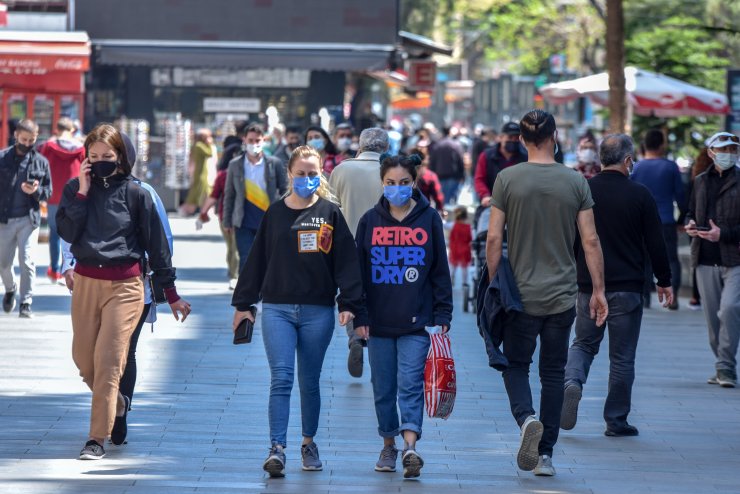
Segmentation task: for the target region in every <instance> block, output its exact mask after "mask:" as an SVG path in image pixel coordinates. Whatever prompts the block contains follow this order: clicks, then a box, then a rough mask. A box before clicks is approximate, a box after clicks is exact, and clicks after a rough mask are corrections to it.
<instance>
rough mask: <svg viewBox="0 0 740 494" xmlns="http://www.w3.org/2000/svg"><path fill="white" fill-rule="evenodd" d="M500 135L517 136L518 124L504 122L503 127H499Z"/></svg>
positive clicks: (518, 132) (518, 131)
mask: <svg viewBox="0 0 740 494" xmlns="http://www.w3.org/2000/svg"><path fill="white" fill-rule="evenodd" d="M501 133H502V134H507V135H519V134H520V133H521V131H520V130H519V124H518V123H516V122H506V123H505V124H504V126H503V127H501Z"/></svg>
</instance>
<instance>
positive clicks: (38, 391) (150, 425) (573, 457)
mask: <svg viewBox="0 0 740 494" xmlns="http://www.w3.org/2000/svg"><path fill="white" fill-rule="evenodd" d="M173 228H174V231H175V234H176V244H175V264H176V265H177V266H178V276H179V281H178V289H179V292H180V293H181V294H182V295H184V296H185V297H186V298H187V299H188V300H189V301H190V302H192V304H193V309H194V312H193V314H192V315H191V317H190V319H188V321H187V322H186V323H185V324H179V323H176V322H175V321H174V319H173V318H172V316H171V315H170V314H169V313H167V311H168V308H167V307H166V306H165V307H160V322H159V323H157V324H156V325H155V328H154V332H153V333H152V332H151V331H150V329H149V327H148V326H147V327H145V328H144V331H143V333H142V336H141V339H140V342H139V351H138V358H137V361H138V363H139V380H138V385H137V388H136V395H135V396H134V402H133V409H132V411H131V413H130V415H129V442H128V444H126V445H124V446H121V447H116V446H113V445H106V448H107V449H106V451H107V453H108V455H107V457H106V458H105V459H104V460H101V461H96V462H89V461H88V462H85V461H79V460H77V459H76V456H77V454H78V452H79V450H80V449H81V447H82V446H83V444H84V442H85V440H86V432H87V429H88V419H89V407H90V393H89V392H88V390H87V388H86V387H85V385H84V384H83V383H82V381H81V379H80V378H79V377H78V375H77V371H76V368H75V366H74V364H73V362H72V358H71V325H70V321H69V316H68V310H69V296H68V292H67V290H66V289H65V288H64V287H60V286H53V285H51V284H50V283H49V282H48V281H47V280H46V279H45V278H44V277H39V279H38V282H37V290H36V294H37V295H36V299H35V301H34V304H33V308H34V311H35V312H36V317H35V318H34V319H33V320H21V319H19V318H18V317H17V314H12V315H5V314H0V335H1V336H0V337H1V338H2V340H3V341H4V343H3V344H2V345H0V492H8V493H11V492H12V493H42V492H43V493H46V492H54V493H87V492H97V491H101V490H104V492H106V493H107V494H114V493H115V494H117V493H136V494H142V493H149V492H155V493H157V494H164V493H170V492H172V493H184V492H212V493H232V492H234V493H235V492H265V493H294V492H296V493H297V492H301V493H329V492H331V493H339V492H362V493H371V492H378V493H381V492H382V493H386V492H388V493H390V492H423V493H427V492H458V491H459V492H462V491H465V492H474V493H477V492H487V493H488V492H506V493H543V494H544V493H547V494H556V493H577V494H581V493H599V494H602V493H604V494H605V493H615V494H616V493H620V494H623V493H652V492H660V493H687V494H688V493H740V469H739V468H738V467H739V466H740V427H739V425H740V418H739V417H740V390H737V389H729V390H728V389H720V388H719V387H717V386H710V385H707V384H705V380H706V378H707V377H708V376H709V375H710V374H711V373H712V369H713V366H712V362H713V359H712V356H711V353H710V351H709V348H708V344H707V337H706V330H705V327H704V324H703V320H702V316H701V314H700V313H698V312H690V311H689V310H687V309H685V308H683V307H682V309H681V310H680V311H678V312H675V313H671V312H668V311H665V310H663V309H653V310H648V311H646V314H645V317H644V321H643V331H642V339H641V342H640V347H639V350H638V358H637V380H636V383H635V390H634V399H633V411H632V414H631V416H630V421H631V422H632V423H633V424H634V425H636V426H637V427H639V429H640V436H639V437H636V438H606V437H604V435H603V431H604V424H603V420H602V418H601V410H602V406H603V401H604V397H605V393H606V386H607V380H606V378H607V370H608V363H607V361H606V355H605V354H604V355H600V356H599V357H597V360H596V362H595V364H594V367H593V369H592V373H591V377H590V381H589V383H588V385H587V386H586V388H585V390H584V399H583V401H582V404H581V413H580V417H579V421H578V425H577V427H576V428H575V430H573V431H570V432H564V433H562V434H561V436H560V440H559V442H558V444H557V446H556V450H555V453H554V464H555V467H556V469H557V476H556V477H554V478H538V477H534V476H533V475H532V474H531V473H529V472H521V471H518V470H517V468H516V448H517V447H518V440H519V435H518V430H517V427H516V424H515V422H514V420H513V419H512V418H511V415H510V412H509V405H508V400H507V398H506V394H505V391H504V387H503V383H502V379H501V376H500V374H499V373H498V372H497V371H495V370H493V369H490V368H488V367H487V361H486V357H485V352H484V349H483V345H482V340H481V339H480V337H479V336H478V333H477V330H476V329H475V327H474V318H473V316H472V315H470V314H464V313H462V312H461V311H460V310H459V309H457V308H456V312H455V318H454V321H453V332H452V338H453V351H454V354H455V358H456V367H457V376H458V397H457V401H456V404H455V409H454V412H453V414H452V417H451V418H450V419H449V420H447V421H442V420H432V419H427V420H426V421H425V424H424V438H423V440H422V441H420V443H419V447H418V449H419V452H420V453H421V454H422V455H423V457H424V460H425V462H426V466H425V467H424V470H423V474H422V477H421V479H420V480H418V481H404V480H403V479H402V475H401V473H400V471H399V473H395V474H387V473H385V474H380V473H376V472H374V471H373V466H374V463H375V461H376V459H377V455H378V452H379V451H380V448H381V446H382V443H381V440H380V438H379V437H378V436H377V432H376V428H377V423H376V419H375V413H374V409H373V399H372V389H371V386H370V382H369V374H370V370H369V367H368V366H367V364H366V366H365V375H364V376H363V377H362V378H361V379H353V378H351V377H350V376H349V375H348V373H347V370H346V356H347V349H346V336H345V335H344V330H343V328H339V327H337V329H336V333H335V338H334V339H333V341H332V344H331V347H330V349H329V352H328V354H327V358H326V362H325V364H324V370H323V376H322V400H323V409H322V414H321V422H320V428H319V433H318V435H317V437H316V442H317V443H318V445H319V448H320V450H321V456H322V459H323V460H324V465H325V467H324V471H322V472H302V471H301V470H300V451H299V447H298V445H299V444H300V420H299V408H298V407H299V399H298V396H297V384H296V389H295V390H294V396H293V400H292V403H291V404H292V408H291V424H290V430H289V448H288V450H287V455H288V465H287V477H286V478H285V479H275V480H270V479H267V478H266V476H265V474H264V472H263V471H262V469H261V465H262V461H263V459H264V457H265V455H266V453H267V448H268V442H269V439H268V426H267V396H268V387H269V384H268V380H269V371H268V367H267V363H266V358H265V353H264V348H263V346H262V338H261V332H260V328H259V325H258V326H257V329H256V332H255V339H254V341H253V343H252V344H250V345H243V346H239V347H234V346H233V345H232V344H231V336H232V335H231V330H230V321H231V315H232V313H231V309H230V306H229V301H230V293H231V292H229V291H228V289H227V282H226V280H225V278H224V277H225V270H224V269H223V268H222V263H223V261H222V260H223V258H224V252H225V249H224V247H223V245H222V243H221V240H220V236H219V235H218V231H217V229H216V228H217V227H216V225H214V224H213V223H211V224H208V225H207V227H206V229H205V230H204V231H202V232H199V233H196V232H195V231H194V228H193V222H192V221H185V220H181V219H173ZM45 249H46V246H45V245H42V246H39V250H38V256H37V259H39V261H38V262H39V266H38V271H39V273H40V274H41V273H42V272H45V270H46V265H45V263H46V260H47V259H48V251H46V250H45ZM455 297H456V299H455V301H456V302H457V301H459V300H460V294H459V292H456V295H455ZM684 302H685V301H684ZM458 305H459V304H458ZM605 344H606V342H605ZM535 361H536V357H535ZM536 376H537V374H536V365H535V366H533V371H532V382H533V388H534V389H535V391H536V394H535V401H538V400H537V396H538V392H537V391H538V389H539V385H538V383H537V382H536V381H537V378H536Z"/></svg>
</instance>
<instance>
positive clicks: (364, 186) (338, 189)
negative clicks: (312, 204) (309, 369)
mask: <svg viewBox="0 0 740 494" xmlns="http://www.w3.org/2000/svg"><path fill="white" fill-rule="evenodd" d="M386 151H388V133H387V132H386V131H385V130H383V129H381V128H379V127H370V128H369V129H365V130H363V131H362V132H361V133H360V149H359V153H358V154H357V157H356V158H350V159H347V160H345V161H343V162H342V166H340V167H338V168H337V169H336V170H334V173H332V174H331V176H330V177H329V185H330V186H331V188H332V190H333V191H334V192H335V194H336V195H337V198H338V199H339V207H340V208H341V210H342V214H343V215H344V219H345V220H346V221H347V225H348V226H349V230H350V232H352V235H353V236H354V235H355V234H356V233H357V225H358V224H359V222H360V218H362V215H364V214H365V213H366V212H367V211H368V210H369V209H372V207H373V206H374V205H375V203H376V202H378V198H380V196H382V195H383V185H382V184H381V183H380V182H379V181H378V175H380V155H381V154H383V153H385V152H386ZM347 337H348V338H349V340H348V344H349V354H348V356H347V370H348V371H349V374H350V375H351V376H352V377H362V371H363V366H364V350H363V349H364V347H365V341H364V340H363V339H362V338H359V337H358V336H357V335H356V334H355V329H354V325H353V323H352V322H350V323H349V324H347Z"/></svg>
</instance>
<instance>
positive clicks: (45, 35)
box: [0, 31, 90, 93]
mask: <svg viewBox="0 0 740 494" xmlns="http://www.w3.org/2000/svg"><path fill="white" fill-rule="evenodd" d="M89 69H90V38H88V36H87V34H86V33H80V32H71V33H67V32H55V33H50V32H30V31H0V88H6V89H26V90H39V91H44V90H46V91H61V92H64V91H71V92H75V93H77V92H81V91H82V85H81V84H82V73H83V72H86V71H87V70H89Z"/></svg>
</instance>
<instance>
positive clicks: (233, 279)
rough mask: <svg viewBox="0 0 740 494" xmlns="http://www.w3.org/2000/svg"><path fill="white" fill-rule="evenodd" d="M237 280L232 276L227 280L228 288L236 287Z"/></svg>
mask: <svg viewBox="0 0 740 494" xmlns="http://www.w3.org/2000/svg"><path fill="white" fill-rule="evenodd" d="M237 281H239V280H237V279H236V278H232V279H230V280H229V290H233V289H234V288H236V282H237Z"/></svg>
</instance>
